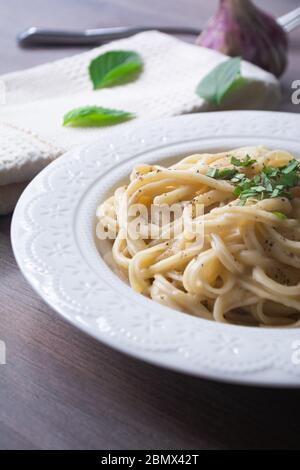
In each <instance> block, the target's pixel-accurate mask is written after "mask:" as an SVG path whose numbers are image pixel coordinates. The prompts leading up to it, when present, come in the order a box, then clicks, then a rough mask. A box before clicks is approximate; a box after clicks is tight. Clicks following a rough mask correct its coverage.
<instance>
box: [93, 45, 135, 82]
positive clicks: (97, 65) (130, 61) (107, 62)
mask: <svg viewBox="0 0 300 470" xmlns="http://www.w3.org/2000/svg"><path fill="white" fill-rule="evenodd" d="M142 69H143V61H142V58H141V57H140V55H139V54H138V53H137V52H133V51H109V52H105V53H104V54H101V55H99V56H98V57H96V58H95V59H93V60H92V61H91V63H90V65H89V75H90V79H91V81H92V83H93V87H94V90H96V89H98V88H104V87H111V86H115V85H121V84H123V83H127V82H129V81H131V80H134V79H135V78H137V76H138V75H139V74H140V73H141V71H142Z"/></svg>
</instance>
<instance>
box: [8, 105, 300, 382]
mask: <svg viewBox="0 0 300 470" xmlns="http://www.w3.org/2000/svg"><path fill="white" fill-rule="evenodd" d="M245 116H246V117H249V119H250V121H251V122H253V123H254V122H255V121H257V120H258V122H261V120H264V119H269V120H270V122H272V121H275V122H276V125H277V121H278V123H279V124H280V123H282V122H283V121H284V122H285V125H286V128H285V129H284V135H285V136H286V137H290V138H291V139H292V138H295V134H294V127H293V126H292V127H291V128H290V123H291V122H292V121H297V120H298V124H300V119H299V118H300V116H297V115H293V114H291V113H276V112H265V111H225V112H217V113H216V112H213V113H205V114H204V113H203V114H193V115H185V116H178V117H174V118H167V119H163V120H155V121H151V122H145V123H138V124H136V125H135V126H132V127H131V128H130V129H128V130H127V132H123V133H121V132H118V131H116V130H113V131H112V132H111V134H110V135H109V136H107V137H106V138H105V139H102V142H101V143H100V141H99V143H97V142H96V143H93V144H88V145H85V146H83V147H80V148H78V149H74V150H71V151H68V152H67V153H66V154H64V155H63V156H62V157H60V158H59V159H57V160H56V161H54V162H52V163H51V164H50V165H48V166H47V167H46V168H45V169H44V170H42V172H40V173H39V175H37V177H36V178H34V179H33V180H32V181H31V182H30V183H29V185H28V186H27V188H26V189H25V191H24V193H23V194H22V195H21V197H20V199H19V201H18V204H17V207H16V209H15V211H14V214H13V218H12V224H11V241H12V248H13V252H14V255H15V258H16V260H17V264H18V266H19V268H20V270H21V272H22V273H23V275H24V276H25V278H26V279H27V281H28V282H29V284H30V285H31V286H32V287H33V289H34V290H35V292H36V293H37V294H38V295H39V296H40V297H42V299H43V300H44V301H45V302H46V303H47V304H48V305H49V306H50V307H51V308H52V309H54V310H55V311H57V312H58V313H59V314H60V315H61V316H62V317H63V318H64V319H65V320H67V321H68V322H69V323H71V324H72V325H73V326H76V327H78V328H79V329H81V330H82V331H84V332H85V333H86V334H89V335H91V336H93V337H94V338H95V339H97V340H98V341H99V340H100V341H102V342H103V343H105V344H106V345H108V346H110V347H113V348H115V349H118V350H119V351H121V352H123V353H125V354H127V355H131V356H134V357H136V358H138V359H140V360H144V361H146V362H150V363H152V364H155V365H158V366H162V367H164V368H168V369H172V370H175V371H179V372H183V373H187V374H190V375H196V376H199V377H202V378H206V379H212V380H217V381H224V382H230V383H239V384H247V385H260V386H272V387H283V386H284V387H299V386H300V376H299V377H298V376H297V375H293V374H292V375H291V376H290V375H289V374H288V376H286V377H282V378H280V376H279V377H278V376H277V378H272V377H269V378H266V377H264V376H261V373H260V372H259V373H258V372H251V371H250V372H249V371H248V372H246V373H232V372H231V373H230V372H227V373H225V372H224V371H223V372H222V370H221V371H220V370H219V371H218V370H217V371H216V370H214V369H212V370H209V369H208V370H205V368H204V369H203V367H202V368H200V370H199V367H198V368H197V367H196V366H192V367H187V366H186V365H185V363H181V362H179V363H175V362H172V361H171V362H170V361H169V362H168V361H166V360H165V359H164V358H163V357H162V356H163V354H159V351H156V352H155V354H153V353H151V351H150V353H149V352H145V350H143V349H139V348H137V349H132V347H128V345H127V344H126V343H125V342H124V343H116V341H114V336H112V335H105V334H102V335H101V334H99V331H96V329H95V328H94V327H93V326H91V324H89V325H86V324H84V323H80V322H78V321H75V320H74V318H72V317H71V316H70V314H68V313H67V312H66V310H64V308H62V307H61V306H59V305H57V304H56V303H55V302H54V301H53V299H52V300H51V297H49V295H47V294H46V293H45V292H44V291H41V289H40V287H39V284H38V283H35V282H33V278H34V276H32V272H31V271H30V269H29V268H28V263H27V265H26V263H24V259H22V253H21V251H22V250H21V249H20V243H21V244H22V241H21V242H20V239H19V237H18V235H17V234H18V233H19V231H20V215H21V212H22V210H23V207H24V206H25V205H26V204H27V206H28V204H29V203H30V201H31V197H32V196H33V195H32V192H33V193H34V192H36V193H37V194H38V193H39V190H38V186H39V184H40V180H42V179H43V178H44V177H45V176H46V175H48V174H49V172H50V171H52V169H53V168H57V167H58V166H59V165H61V164H62V163H63V162H64V161H66V160H67V159H68V158H70V156H72V155H74V154H75V153H76V154H77V155H79V154H81V153H82V152H86V153H89V152H90V151H91V149H92V148H94V147H95V146H96V147H97V146H99V148H100V146H102V147H103V145H105V144H106V143H107V142H109V141H110V142H112V140H113V139H114V138H116V135H118V134H119V135H122V136H123V137H124V136H125V135H127V137H126V144H127V146H129V147H130V145H132V139H133V137H132V136H133V135H134V134H135V135H136V136H137V135H141V134H147V133H148V132H149V129H150V128H151V129H153V128H156V132H157V128H159V129H161V127H163V129H168V128H170V127H172V126H175V127H176V125H177V124H176V125H175V122H176V123H183V122H184V121H185V123H184V124H183V126H184V125H190V124H191V123H195V125H199V123H200V122H201V121H202V125H203V122H204V121H205V120H206V119H207V120H210V119H211V120H212V121H216V122H218V126H220V123H221V124H223V125H224V122H225V123H226V122H228V120H229V121H230V118H232V120H233V122H232V124H231V125H230V124H229V127H228V128H225V129H224V128H223V130H222V132H225V135H224V136H223V137H225V136H226V132H227V133H228V131H229V129H230V130H232V128H234V127H236V128H237V127H238V124H237V122H238V120H236V119H237V118H238V119H240V121H239V122H240V124H239V125H240V126H241V122H242V121H243V120H244V119H245ZM222 120H223V121H222ZM230 126H233V127H230ZM275 127H276V126H275ZM279 127H280V126H279ZM240 130H241V127H240ZM219 137H220V138H222V133H221V134H219ZM227 137H228V135H227ZM124 138H125V137H124ZM167 141H168V139H167ZM169 142H171V140H169ZM295 142H296V143H299V150H300V137H299V138H298V139H295ZM144 148H146V147H144ZM127 151H129V153H130V149H127ZM129 158H130V157H129ZM131 158H134V157H131ZM78 159H80V158H78ZM124 161H125V160H122V161H121V162H122V163H123V162H124ZM114 168H115V167H114V166H112V167H111V168H108V170H107V171H108V173H110V172H111V170H112V169H114ZM22 248H24V247H22ZM153 309H155V310H157V311H158V306H157V304H154V305H153ZM168 310H170V309H168ZM180 315H182V314H180ZM211 323H212V324H214V323H213V322H211ZM233 328H243V329H244V328H245V327H236V326H234V327H233ZM290 331H291V330H290ZM294 331H295V330H294ZM299 336H300V335H299Z"/></svg>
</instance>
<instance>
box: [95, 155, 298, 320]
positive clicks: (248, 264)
mask: <svg viewBox="0 0 300 470" xmlns="http://www.w3.org/2000/svg"><path fill="white" fill-rule="evenodd" d="M299 173H300V171H299V167H298V162H297V161H296V160H295V159H294V157H293V156H292V155H291V154H290V153H288V152H285V151H281V150H272V151H271V150H268V149H266V148H263V147H247V148H242V149H237V150H233V151H229V152H222V153H217V154H208V153H206V154H199V155H198V154H196V155H191V156H188V157H186V158H183V159H182V160H180V161H179V162H178V163H175V164H174V165H172V166H170V167H168V168H165V167H163V166H160V165H146V164H144V165H138V166H137V167H136V168H134V169H133V171H132V173H131V176H130V181H129V183H128V185H127V186H121V187H119V188H117V190H116V191H115V192H114V194H113V195H112V196H111V197H109V198H108V199H107V200H106V201H105V202H104V203H103V204H101V205H100V206H99V207H98V209H97V214H96V215H97V227H96V234H97V236H98V238H100V239H101V238H103V233H105V234H107V235H110V237H111V238H113V243H112V255H113V259H114V261H115V263H116V264H117V266H118V267H119V268H120V270H121V271H123V273H125V275H126V277H127V278H128V281H129V284H130V286H131V287H132V288H133V289H134V290H135V291H136V292H139V293H141V294H144V295H145V296H148V297H150V298H151V299H153V300H155V301H156V302H159V303H160V304H163V305H166V306H168V307H171V308H174V309H176V310H179V311H182V312H186V313H189V314H191V315H194V316H198V317H201V318H204V319H209V320H215V321H218V322H228V323H236V324H241V325H258V326H277V327H279V326H290V325H293V326H299V324H300V219H299V217H300V186H299V184H300V183H299V179H300V177H299ZM136 204H138V205H142V206H143V207H145V210H146V212H144V214H143V215H142V216H141V214H138V215H137V214H131V208H132V207H133V206H134V205H136ZM174 204H177V206H179V207H180V208H181V209H182V212H181V214H180V215H179V216H177V217H176V216H174V215H173V216H172V217H170V218H169V219H168V220H167V222H166V221H165V220H164V218H163V217H161V216H160V217H156V218H155V217H154V218H151V214H152V210H153V208H154V209H155V208H165V207H170V206H171V205H174ZM196 206H197V208H198V207H200V208H202V212H201V214H200V215H199V214H198V213H197V211H195V207H196ZM154 212H155V211H154ZM138 220H139V223H138V224H133V225H134V226H135V227H136V226H138V235H134V233H133V230H132V228H131V229H130V228H128V226H130V224H132V223H133V222H137V221H138Z"/></svg>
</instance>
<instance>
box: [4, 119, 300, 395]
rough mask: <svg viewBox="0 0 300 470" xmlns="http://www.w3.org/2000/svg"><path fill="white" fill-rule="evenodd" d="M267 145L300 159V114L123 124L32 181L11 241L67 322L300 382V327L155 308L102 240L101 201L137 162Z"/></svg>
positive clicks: (167, 362) (224, 366)
mask: <svg viewBox="0 0 300 470" xmlns="http://www.w3.org/2000/svg"><path fill="white" fill-rule="evenodd" d="M260 144H263V145H266V146H269V147H270V148H279V147H280V148H283V149H286V150H288V151H291V152H293V153H294V154H295V155H296V156H298V157H300V116H299V115H295V114H286V113H268V112H256V111H253V112H249V111H240V112H238V111H236V112H220V113H204V114H197V115H188V116H181V117H176V118H173V119H168V120H164V121H156V122H151V123H147V124H139V125H136V126H131V127H130V128H129V130H127V131H126V132H120V130H119V129H116V130H114V131H112V133H111V134H110V137H105V138H103V139H101V140H99V142H97V143H95V144H92V145H89V146H87V147H85V148H81V149H79V150H76V151H72V152H69V153H68V154H66V155H65V156H63V157H61V158H60V159H58V160H57V161H55V162H53V163H52V164H51V165H49V166H48V167H47V168H46V169H45V170H43V171H42V172H41V173H40V174H39V175H38V176H37V177H36V178H35V179H34V180H33V181H32V182H31V183H30V184H29V186H28V187H27V189H26V190H25V191H24V193H23V195H22V196H21V198H20V200H19V203H18V205H17V208H16V210H15V213H14V217H13V223H12V244H13V249H14V253H15V256H16V259H17V262H18V264H19V266H20V268H21V270H22V272H23V274H24V275H25V277H26V278H27V280H28V281H29V282H30V284H31V285H32V286H33V287H34V289H35V290H36V291H37V293H38V294H39V295H40V296H41V297H42V298H43V299H44V300H45V301H46V302H47V303H48V304H49V305H50V306H51V307H53V308H54V309H55V310H56V311H57V312H58V313H59V314H61V315H62V316H63V317H64V318H66V319H68V320H69V321H70V322H71V323H72V324H74V325H75V326H77V327H78V328H81V329H83V330H84V331H86V332H87V333H89V334H90V335H92V336H94V337H95V338H97V339H99V340H100V341H103V342H105V343H106V344H109V345H110V346H113V347H115V348H117V349H119V350H121V351H123V352H126V353H129V354H132V355H133V356H136V357H138V358H141V359H144V360H146V361H149V362H152V363H155V364H158V365H161V366H165V367H168V368H172V369H176V370H179V371H183V372H187V373H191V374H194V375H198V376H201V377H209V378H214V379H218V380H226V381H232V382H240V383H252V384H260V385H262V384H265V385H274V386H298V385H300V365H297V364H296V363H297V362H298V361H297V357H299V356H300V354H297V351H299V349H300V330H297V329H267V328H248V327H239V326H231V325H223V324H218V323H214V322H210V321H206V320H202V319H199V318H194V317H192V316H189V315H186V314H182V313H180V312H177V311H174V310H172V309H169V308H167V307H164V306H161V305H159V304H156V303H155V302H153V301H152V300H149V299H147V298H144V297H143V296H141V295H138V294H136V293H135V292H133V291H132V290H131V289H130V288H129V287H128V286H127V285H126V284H125V283H123V282H122V281H121V280H120V279H119V278H118V277H117V276H116V275H115V274H114V273H113V272H112V270H111V269H110V268H109V266H108V265H107V263H106V262H105V261H104V259H103V257H102V256H101V255H100V254H99V251H98V249H97V247H96V243H95V239H94V225H95V217H94V214H95V210H96V206H97V205H98V203H99V202H100V201H102V200H103V199H104V198H105V197H106V195H107V194H108V193H109V192H110V191H111V190H112V188H113V187H115V186H116V185H117V184H118V182H119V181H120V180H121V179H123V178H124V177H126V176H127V175H128V174H129V173H130V171H131V169H132V167H133V166H134V165H135V164H136V163H137V162H152V163H153V162H158V161H163V160H164V159H166V158H168V159H169V158H170V157H171V158H173V159H176V158H179V157H180V156H182V155H184V154H189V153H192V152H205V151H206V150H210V151H216V150H219V149H230V148H235V147H239V146H242V145H260ZM103 251H105V245H103V246H102V252H103ZM293 357H294V360H292V358H293ZM295 359H296V360H295Z"/></svg>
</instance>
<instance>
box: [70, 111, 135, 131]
mask: <svg viewBox="0 0 300 470" xmlns="http://www.w3.org/2000/svg"><path fill="white" fill-rule="evenodd" d="M133 117H135V116H134V114H132V113H128V112H126V111H120V110H118V109H109V108H102V107H100V106H84V107H81V108H75V109H72V111H69V112H68V113H66V114H65V115H64V119H63V125H64V126H73V127H103V126H111V125H113V124H119V123H120V122H124V121H128V120H129V119H132V118H133Z"/></svg>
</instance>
